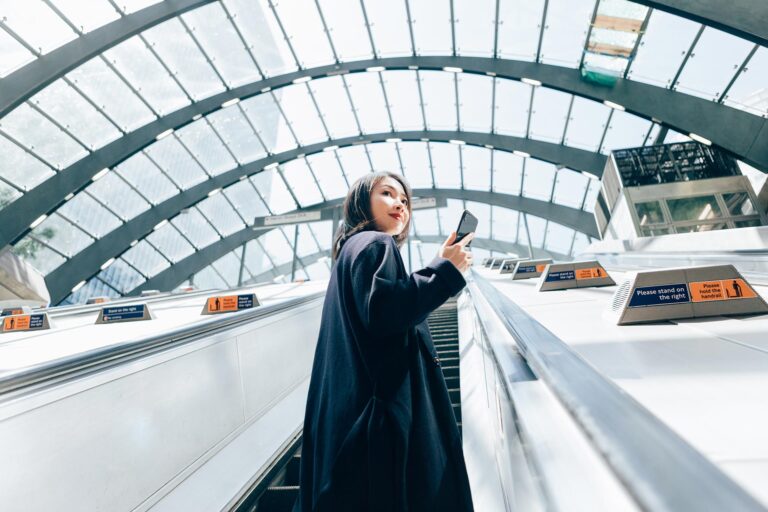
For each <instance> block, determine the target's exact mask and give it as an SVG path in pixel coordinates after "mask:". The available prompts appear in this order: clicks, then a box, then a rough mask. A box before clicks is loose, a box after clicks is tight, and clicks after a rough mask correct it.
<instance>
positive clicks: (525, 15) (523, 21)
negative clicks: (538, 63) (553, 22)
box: [498, 0, 545, 61]
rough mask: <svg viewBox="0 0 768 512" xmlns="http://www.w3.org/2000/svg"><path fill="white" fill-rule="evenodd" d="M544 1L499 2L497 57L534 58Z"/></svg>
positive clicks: (518, 0)
mask: <svg viewBox="0 0 768 512" xmlns="http://www.w3.org/2000/svg"><path fill="white" fill-rule="evenodd" d="M544 2H545V0H503V1H501V2H500V3H499V42H498V56H499V57H502V58H505V59H515V60H526V61H534V60H536V51H537V50H538V46H539V33H540V31H541V21H542V14H543V12H544Z"/></svg>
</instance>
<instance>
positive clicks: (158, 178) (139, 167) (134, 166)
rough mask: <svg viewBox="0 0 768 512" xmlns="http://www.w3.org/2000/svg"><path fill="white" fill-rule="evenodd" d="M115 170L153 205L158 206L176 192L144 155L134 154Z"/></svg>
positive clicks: (174, 186)
mask: <svg viewBox="0 0 768 512" xmlns="http://www.w3.org/2000/svg"><path fill="white" fill-rule="evenodd" d="M115 170H116V171H117V172H118V173H119V174H120V176H122V177H123V178H125V179H126V181H128V182H129V183H131V184H133V186H134V187H136V188H137V189H138V190H139V192H141V193H142V195H144V197H146V198H147V199H149V200H150V201H151V202H152V203H153V204H159V203H161V202H163V201H165V200H166V199H168V198H169V197H171V196H173V195H175V194H176V193H177V192H178V188H176V185H174V184H173V182H172V181H171V180H170V179H168V177H167V176H165V175H164V174H163V173H162V172H160V170H159V169H158V168H157V166H155V164H153V163H152V161H151V160H150V159H149V158H147V156H146V155H145V154H144V153H136V154H135V155H133V156H132V157H131V158H129V159H128V160H126V161H125V162H123V163H121V164H120V165H119V166H117V167H116V168H115Z"/></svg>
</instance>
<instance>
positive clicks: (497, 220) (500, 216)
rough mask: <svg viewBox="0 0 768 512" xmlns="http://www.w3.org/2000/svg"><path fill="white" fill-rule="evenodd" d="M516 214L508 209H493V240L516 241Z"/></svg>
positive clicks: (495, 207)
mask: <svg viewBox="0 0 768 512" xmlns="http://www.w3.org/2000/svg"><path fill="white" fill-rule="evenodd" d="M518 215H519V214H518V212H516V211H515V210H510V209H509V208H499V207H498V206H494V207H493V238H494V240H503V241H505V242H516V241H517V224H518Z"/></svg>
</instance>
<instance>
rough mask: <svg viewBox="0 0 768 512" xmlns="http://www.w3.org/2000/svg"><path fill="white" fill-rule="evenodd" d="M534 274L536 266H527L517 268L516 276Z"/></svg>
mask: <svg viewBox="0 0 768 512" xmlns="http://www.w3.org/2000/svg"><path fill="white" fill-rule="evenodd" d="M534 272H536V265H528V266H525V267H517V273H518V274H532V273H534Z"/></svg>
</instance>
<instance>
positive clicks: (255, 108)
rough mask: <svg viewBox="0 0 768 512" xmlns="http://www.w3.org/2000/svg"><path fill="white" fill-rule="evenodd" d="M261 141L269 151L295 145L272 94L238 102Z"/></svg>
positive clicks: (287, 148) (280, 150)
mask: <svg viewBox="0 0 768 512" xmlns="http://www.w3.org/2000/svg"><path fill="white" fill-rule="evenodd" d="M239 105H241V106H242V108H243V110H244V111H245V114H246V115H247V116H248V119H249V120H250V122H251V124H252V125H253V126H254V127H255V128H256V131H258V132H259V137H260V138H261V141H262V142H263V143H264V145H265V146H266V149H267V151H269V152H270V153H283V152H285V151H288V150H289V149H293V148H295V147H296V139H295V138H294V136H293V133H291V130H290V128H289V127H288V125H287V124H286V122H285V118H284V117H283V115H282V114H281V113H280V109H279V108H278V107H277V104H276V103H275V100H274V98H273V97H272V94H258V95H256V96H254V97H253V98H250V99H248V100H246V101H243V102H240V103H239Z"/></svg>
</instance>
